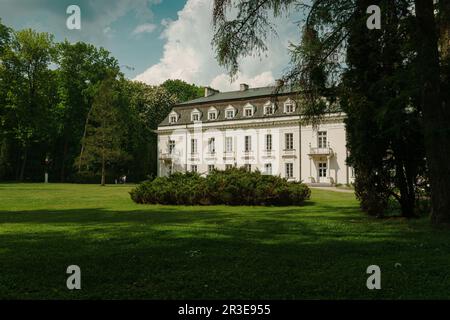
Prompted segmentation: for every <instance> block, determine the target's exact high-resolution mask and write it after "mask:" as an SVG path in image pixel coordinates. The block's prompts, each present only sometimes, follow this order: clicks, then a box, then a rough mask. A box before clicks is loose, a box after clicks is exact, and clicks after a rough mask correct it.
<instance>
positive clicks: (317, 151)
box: [308, 144, 334, 156]
mask: <svg viewBox="0 0 450 320" xmlns="http://www.w3.org/2000/svg"><path fill="white" fill-rule="evenodd" d="M308 155H310V156H332V155H334V151H333V149H332V148H331V147H330V144H328V146H326V147H320V148H319V147H312V146H311V144H309V153H308Z"/></svg>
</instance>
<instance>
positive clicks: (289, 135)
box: [285, 133, 294, 150]
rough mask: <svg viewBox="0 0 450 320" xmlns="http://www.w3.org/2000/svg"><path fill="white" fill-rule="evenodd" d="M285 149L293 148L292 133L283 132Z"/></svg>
mask: <svg viewBox="0 0 450 320" xmlns="http://www.w3.org/2000/svg"><path fill="white" fill-rule="evenodd" d="M285 149H286V150H294V134H293V133H286V134H285Z"/></svg>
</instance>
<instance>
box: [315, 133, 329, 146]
mask: <svg viewBox="0 0 450 320" xmlns="http://www.w3.org/2000/svg"><path fill="white" fill-rule="evenodd" d="M317 147H318V148H326V147H327V132H326V131H319V132H317Z"/></svg>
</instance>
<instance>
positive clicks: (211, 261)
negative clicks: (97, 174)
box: [0, 184, 450, 299]
mask: <svg viewBox="0 0 450 320" xmlns="http://www.w3.org/2000/svg"><path fill="white" fill-rule="evenodd" d="M129 190H130V187H129V186H107V187H103V188H102V187H99V186H94V185H69V184H65V185H57V184H50V185H42V184H0V298H8V299H11V298H13V299H15V298H20V299H22V298H25V299H36V298H38V299H41V298H50V299H71V298H76V299H80V298H89V299H98V298H102V299H110V298H112V299H116V298H135V299H141V298H145V299H200V298H203V299H212V298H219V299H222V298H244V299H247V298H252V299H302V298H312V299H319V298H331V299H340V298H362V299H366V298H368V299H372V298H394V299H406V298H449V297H450V276H449V274H450V271H449V270H450V231H449V230H434V229H432V228H431V227H430V226H429V223H428V220H427V219H421V220H415V221H405V220H403V219H386V220H376V219H373V218H368V217H367V216H365V215H364V214H362V213H361V212H360V211H359V209H358V203H357V202H356V200H355V199H354V196H353V195H352V194H350V193H338V192H330V191H321V190H314V191H313V193H312V199H311V201H309V202H308V203H307V204H306V205H305V206H303V207H284V208H279V207H273V208H272V207H227V206H215V207H179V206H144V205H136V204H134V203H133V202H132V201H131V200H130V198H129V195H128V191H129ZM71 264H76V265H79V266H80V267H81V271H82V290H79V291H69V290H68V289H67V288H66V277H67V275H66V273H65V272H66V268H67V266H68V265H71ZM371 264H376V265H379V266H380V267H381V270H382V277H381V279H382V280H381V285H382V289H381V290H378V291H376V290H375V291H369V290H368V289H367V288H366V279H367V277H368V275H366V268H367V266H369V265H371ZM396 264H397V267H395V265H396ZM398 264H401V266H399V265H398Z"/></svg>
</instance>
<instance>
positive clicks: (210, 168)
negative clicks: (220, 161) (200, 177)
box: [208, 164, 216, 172]
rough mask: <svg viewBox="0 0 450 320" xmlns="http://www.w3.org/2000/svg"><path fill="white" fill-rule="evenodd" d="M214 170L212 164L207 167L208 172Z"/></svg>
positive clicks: (214, 167)
mask: <svg viewBox="0 0 450 320" xmlns="http://www.w3.org/2000/svg"><path fill="white" fill-rule="evenodd" d="M215 169H216V166H215V165H213V164H209V165H208V172H213V171H214V170H215Z"/></svg>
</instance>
